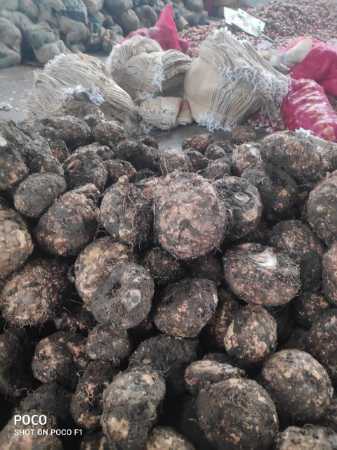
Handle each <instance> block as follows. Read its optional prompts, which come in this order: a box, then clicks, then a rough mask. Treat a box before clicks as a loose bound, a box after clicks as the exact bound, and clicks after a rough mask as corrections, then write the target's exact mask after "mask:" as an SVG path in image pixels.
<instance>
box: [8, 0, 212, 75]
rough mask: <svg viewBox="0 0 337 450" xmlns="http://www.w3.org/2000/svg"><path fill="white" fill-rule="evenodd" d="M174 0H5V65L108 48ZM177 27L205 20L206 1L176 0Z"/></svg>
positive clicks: (148, 24)
mask: <svg viewBox="0 0 337 450" xmlns="http://www.w3.org/2000/svg"><path fill="white" fill-rule="evenodd" d="M168 3H169V0H1V1H0V68H5V67H10V66H13V65H16V64H20V63H21V62H22V61H25V60H29V61H37V62H39V63H41V64H45V63H46V62H47V61H50V60H51V59H52V58H53V57H54V56H56V55H58V54H61V53H65V52H66V51H67V50H71V51H75V52H77V51H82V52H84V51H90V52H93V51H104V52H106V53H107V54H108V53H109V52H110V51H111V49H112V47H113V46H114V45H115V44H116V43H117V42H120V41H121V40H122V39H123V36H127V35H128V34H129V33H131V32H134V31H135V30H138V29H140V28H142V27H146V28H151V27H154V26H155V24H156V22H157V20H158V17H159V15H160V13H161V11H162V10H163V9H165V5H166V4H168ZM173 9H174V19H175V23H176V25H177V27H178V29H180V30H181V29H182V28H184V27H185V26H187V25H188V24H191V25H197V24H199V23H205V22H206V20H207V12H206V11H204V9H203V2H202V0H175V1H174V4H173Z"/></svg>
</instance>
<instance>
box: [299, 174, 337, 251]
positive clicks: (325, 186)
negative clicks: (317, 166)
mask: <svg viewBox="0 0 337 450" xmlns="http://www.w3.org/2000/svg"><path fill="white" fill-rule="evenodd" d="M336 197H337V171H336V172H333V174H332V175H331V176H330V177H328V178H326V179H325V180H324V181H322V182H321V183H319V184H318V185H317V186H316V187H315V188H314V189H313V190H312V191H311V192H310V194H309V198H308V201H307V205H306V210H307V211H306V214H307V219H308V222H309V224H310V226H311V228H312V229H313V230H314V232H315V233H316V234H317V236H318V237H319V238H320V239H322V241H323V242H324V243H325V244H326V245H327V246H330V245H331V244H332V243H333V242H334V240H335V239H336V235H337V202H336Z"/></svg>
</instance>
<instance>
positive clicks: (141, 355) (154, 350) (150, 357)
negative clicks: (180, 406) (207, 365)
mask: <svg viewBox="0 0 337 450" xmlns="http://www.w3.org/2000/svg"><path fill="white" fill-rule="evenodd" d="M197 346H198V340H197V339H182V338H176V337H172V336H165V335H162V334H160V335H158V336H154V337H150V338H148V339H145V340H144V341H143V342H141V343H140V344H139V346H138V347H137V349H136V350H135V351H134V352H133V353H132V355H131V356H130V360H129V368H135V367H147V368H149V369H151V370H155V371H158V372H159V373H160V374H161V375H162V376H163V377H164V378H165V381H166V384H167V391H168V393H169V395H177V394H181V393H183V392H184V389H185V386H184V372H185V369H186V367H187V366H188V365H189V364H190V363H191V362H192V361H195V360H196V359H197Z"/></svg>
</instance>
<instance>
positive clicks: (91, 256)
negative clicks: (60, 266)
mask: <svg viewBox="0 0 337 450" xmlns="http://www.w3.org/2000/svg"><path fill="white" fill-rule="evenodd" d="M132 260H133V255H132V251H131V249H130V248H129V247H128V246H127V245H125V244H121V243H119V242H114V241H113V240H112V238H111V237H109V236H105V237H102V238H99V239H97V240H96V241H94V242H91V243H90V244H89V245H88V246H87V247H85V249H83V250H82V252H81V253H80V254H79V255H78V257H77V258H76V261H75V265H74V273H75V286H76V289H77V292H78V293H79V295H80V297H81V298H82V300H83V301H84V302H85V303H86V304H87V303H90V301H91V300H92V297H93V295H94V294H95V291H96V290H97V288H98V286H99V285H100V284H101V283H102V282H104V281H105V280H106V279H107V278H108V276H109V273H110V270H111V268H112V267H113V266H114V265H115V264H117V263H122V262H125V263H126V262H129V261H132Z"/></svg>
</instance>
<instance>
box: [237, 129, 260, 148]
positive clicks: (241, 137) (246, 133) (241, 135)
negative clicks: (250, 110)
mask: <svg viewBox="0 0 337 450" xmlns="http://www.w3.org/2000/svg"><path fill="white" fill-rule="evenodd" d="M256 138H257V136H256V131H255V130H254V129H253V128H252V127H250V126H246V125H239V126H238V127H236V128H234V129H233V130H232V132H231V141H232V142H233V143H234V144H237V145H238V144H244V143H245V142H254V141H256Z"/></svg>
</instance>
